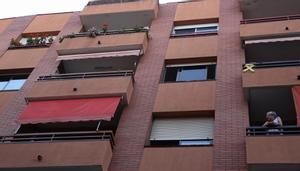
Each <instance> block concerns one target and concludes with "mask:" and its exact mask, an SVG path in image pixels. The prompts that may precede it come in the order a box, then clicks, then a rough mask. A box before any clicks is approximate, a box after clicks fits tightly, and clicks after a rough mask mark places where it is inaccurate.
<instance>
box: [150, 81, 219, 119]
mask: <svg viewBox="0 0 300 171" xmlns="http://www.w3.org/2000/svg"><path fill="white" fill-rule="evenodd" d="M186 90H189V91H186ZM195 95H196V96H195ZM214 110H215V81H194V82H193V81H192V82H174V83H162V84H160V85H159V88H158V92H157V96H156V100H155V105H154V110H153V112H154V113H157V115H162V113H170V112H173V113H174V112H175V113H176V112H203V113H206V114H207V113H209V114H212V113H213V111H214ZM155 115H156V114H155Z"/></svg>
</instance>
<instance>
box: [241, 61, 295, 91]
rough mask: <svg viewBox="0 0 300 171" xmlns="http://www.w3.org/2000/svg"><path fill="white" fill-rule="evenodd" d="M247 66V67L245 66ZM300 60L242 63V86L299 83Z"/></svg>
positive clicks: (252, 86) (290, 84)
mask: <svg viewBox="0 0 300 171" xmlns="http://www.w3.org/2000/svg"><path fill="white" fill-rule="evenodd" d="M247 67H248V68H247ZM299 75H300V61H299V60H296V61H284V62H261V63H249V64H246V65H244V72H243V74H242V81H243V87H244V88H255V87H257V88H258V87H268V86H292V85H298V84H300V80H299V79H298V77H299Z"/></svg>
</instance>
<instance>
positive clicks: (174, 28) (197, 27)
mask: <svg viewBox="0 0 300 171" xmlns="http://www.w3.org/2000/svg"><path fill="white" fill-rule="evenodd" d="M211 27H216V29H212V30H211V31H210V30H209V29H207V31H200V30H199V31H197V29H200V28H202V29H203V28H211ZM187 29H194V32H191V33H176V30H187ZM218 31H219V23H209V24H194V25H183V26H174V27H173V29H172V36H180V35H195V34H196V35H197V34H212V33H214V34H215V33H218Z"/></svg>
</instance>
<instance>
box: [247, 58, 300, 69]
mask: <svg viewBox="0 0 300 171" xmlns="http://www.w3.org/2000/svg"><path fill="white" fill-rule="evenodd" d="M249 64H250V65H252V66H251V68H253V69H254V68H272V67H290V66H300V60H291V61H274V62H251V63H247V64H243V68H244V69H245V68H246V67H247V65H249Z"/></svg>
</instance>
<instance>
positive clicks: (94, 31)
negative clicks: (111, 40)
mask: <svg viewBox="0 0 300 171" xmlns="http://www.w3.org/2000/svg"><path fill="white" fill-rule="evenodd" d="M88 34H89V37H96V36H97V29H96V27H92V28H90V29H89V30H88Z"/></svg>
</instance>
